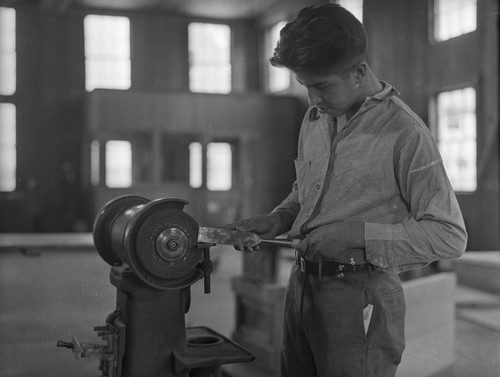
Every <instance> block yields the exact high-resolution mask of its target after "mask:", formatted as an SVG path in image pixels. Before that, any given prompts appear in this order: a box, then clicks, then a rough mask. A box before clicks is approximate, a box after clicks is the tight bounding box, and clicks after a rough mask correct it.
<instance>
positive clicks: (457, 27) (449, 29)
mask: <svg viewBox="0 0 500 377" xmlns="http://www.w3.org/2000/svg"><path fill="white" fill-rule="evenodd" d="M476 27H477V0H434V39H435V40H436V41H438V42H441V41H445V40H447V39H450V38H454V37H458V36H459V35H462V34H465V33H470V32H472V31H474V30H476Z"/></svg>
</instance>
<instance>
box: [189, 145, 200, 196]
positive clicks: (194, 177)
mask: <svg viewBox="0 0 500 377" xmlns="http://www.w3.org/2000/svg"><path fill="white" fill-rule="evenodd" d="M202 184H203V147H202V145H201V143H198V142H194V143H191V144H189V185H190V186H191V187H192V188H200V187H201V185H202Z"/></svg>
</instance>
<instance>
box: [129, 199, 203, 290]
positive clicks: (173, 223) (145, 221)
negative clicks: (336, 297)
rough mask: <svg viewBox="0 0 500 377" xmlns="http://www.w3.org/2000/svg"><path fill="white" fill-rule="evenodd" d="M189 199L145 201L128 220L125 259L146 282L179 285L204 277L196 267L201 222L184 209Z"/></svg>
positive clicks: (176, 286) (170, 285)
mask: <svg viewBox="0 0 500 377" xmlns="http://www.w3.org/2000/svg"><path fill="white" fill-rule="evenodd" d="M186 203H187V202H186V201H180V200H178V199H157V200H154V201H152V202H150V203H148V204H146V205H145V206H144V207H143V208H141V210H140V211H139V212H138V213H137V215H136V216H134V218H133V219H132V220H131V221H130V222H129V223H128V225H127V228H126V230H125V235H124V238H123V243H124V248H125V259H126V260H127V263H128V264H129V266H130V267H131V268H132V270H134V271H135V272H136V274H137V275H138V276H139V277H140V278H141V279H142V280H143V281H144V282H146V283H147V284H149V285H151V286H154V287H156V288H159V289H165V288H179V287H185V286H189V285H191V284H193V283H194V282H195V281H197V280H199V279H201V278H202V276H203V273H202V271H201V270H199V269H198V268H197V266H198V265H199V264H200V263H201V262H202V260H203V255H202V252H201V251H200V250H199V249H198V247H197V242H198V241H197V240H198V229H199V227H198V224H197V223H196V221H195V220H194V219H193V218H192V217H191V216H189V215H188V214H186V213H185V212H183V211H182V207H184V205H185V204H186Z"/></svg>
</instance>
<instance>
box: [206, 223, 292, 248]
mask: <svg viewBox="0 0 500 377" xmlns="http://www.w3.org/2000/svg"><path fill="white" fill-rule="evenodd" d="M198 242H205V243H215V244H224V245H233V246H242V247H250V248H253V247H255V246H257V245H259V244H268V245H279V246H284V247H290V248H293V247H294V246H293V241H292V240H287V239H284V238H273V239H269V238H260V237H259V236H258V235H257V234H255V233H253V232H244V231H237V230H231V229H220V228H207V227H200V231H199V233H198Z"/></svg>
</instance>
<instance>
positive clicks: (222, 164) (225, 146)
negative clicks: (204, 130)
mask: <svg viewBox="0 0 500 377" xmlns="http://www.w3.org/2000/svg"><path fill="white" fill-rule="evenodd" d="M232 161H233V153H232V150H231V144H229V143H209V144H208V145H207V189H209V190H212V191H227V190H230V189H231V187H232V180H233V177H232V169H233V167H232Z"/></svg>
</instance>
